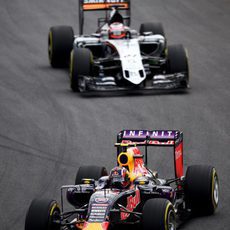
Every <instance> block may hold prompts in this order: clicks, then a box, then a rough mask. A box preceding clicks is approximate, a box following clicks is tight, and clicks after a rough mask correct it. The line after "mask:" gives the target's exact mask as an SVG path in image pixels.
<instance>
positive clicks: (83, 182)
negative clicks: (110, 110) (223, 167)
mask: <svg viewBox="0 0 230 230" xmlns="http://www.w3.org/2000/svg"><path fill="white" fill-rule="evenodd" d="M115 146H116V147H117V166H116V167H115V168H113V169H112V170H111V171H110V173H109V174H108V173H107V170H106V169H105V167H99V166H82V167H80V168H79V170H78V172H77V175H76V179H75V184H74V185H65V186H62V187H61V194H62V195H61V205H59V204H58V202H57V201H55V200H52V199H51V200H40V199H35V200H33V201H32V203H31V205H30V208H29V210H28V212H27V216H26V221H25V230H41V229H42V230H61V229H62V230H78V229H84V230H97V229H98V230H99V229H100V230H107V229H112V228H113V227H116V226H117V225H120V224H132V225H133V224H134V225H139V226H140V227H141V228H142V229H144V230H152V229H155V230H169V229H170V230H174V229H176V228H177V226H179V224H180V223H182V222H183V221H185V220H186V219H187V218H188V217H189V216H190V215H191V214H195V215H196V214H199V215H207V214H208V215H209V214H213V213H214V211H215V210H216V208H217V205H218V201H219V192H218V191H219V183H218V176H217V172H216V169H215V168H214V167H212V166H207V165H193V166H189V167H188V168H187V172H186V174H185V176H184V173H183V134H182V132H180V131H175V130H167V131H166V130H154V131H150V130H123V131H121V132H120V133H119V134H118V136H117V143H116V144H115ZM141 146H143V147H141ZM150 146H161V147H170V146H171V147H173V156H174V167H175V177H174V178H173V179H172V178H170V179H163V178H159V177H158V173H157V172H155V171H151V170H150V169H149V168H148V167H147V159H148V158H147V156H148V154H149V153H148V148H149V147H150ZM140 148H144V153H142V152H141V151H140ZM66 202H68V203H69V204H70V205H71V206H72V210H71V211H70V210H65V209H66V207H67V205H66ZM68 207H69V206H68Z"/></svg>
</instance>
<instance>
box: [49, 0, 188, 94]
mask: <svg viewBox="0 0 230 230" xmlns="http://www.w3.org/2000/svg"><path fill="white" fill-rule="evenodd" d="M99 10H102V11H105V17H103V18H99V19H98V26H97V30H96V32H95V33H93V34H91V35H83V28H84V27H83V25H84V14H85V12H91V11H99ZM130 14H131V6H130V0H79V30H80V31H79V34H80V35H74V32H73V29H72V27H69V26H54V27H51V28H50V31H49V39H48V53H49V60H50V64H51V66H52V67H54V68H56V67H58V68H60V67H67V66H70V86H71V89H72V90H73V91H78V92H86V91H114V90H115V91H116V90H132V89H133V90H138V89H141V90H144V89H149V90H153V89H160V90H161V89H167V90H172V89H186V88H188V86H189V68H188V58H187V55H186V51H185V49H184V47H183V46H182V45H167V41H166V38H165V33H164V29H163V27H162V25H161V23H143V24H141V26H140V29H139V32H138V31H136V30H133V29H131V28H130V27H129V26H130V22H131V17H130Z"/></svg>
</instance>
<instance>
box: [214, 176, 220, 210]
mask: <svg viewBox="0 0 230 230" xmlns="http://www.w3.org/2000/svg"><path fill="white" fill-rule="evenodd" d="M218 201H219V184H218V179H217V176H216V174H215V175H214V182H213V202H214V205H215V206H217V204H218Z"/></svg>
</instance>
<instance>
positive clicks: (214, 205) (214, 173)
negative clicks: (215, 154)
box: [212, 169, 218, 208]
mask: <svg viewBox="0 0 230 230" xmlns="http://www.w3.org/2000/svg"><path fill="white" fill-rule="evenodd" d="M215 181H217V183H218V177H217V173H216V170H215V169H213V171H212V204H213V207H214V208H216V207H217V205H218V204H217V203H216V202H215V199H214V189H215Z"/></svg>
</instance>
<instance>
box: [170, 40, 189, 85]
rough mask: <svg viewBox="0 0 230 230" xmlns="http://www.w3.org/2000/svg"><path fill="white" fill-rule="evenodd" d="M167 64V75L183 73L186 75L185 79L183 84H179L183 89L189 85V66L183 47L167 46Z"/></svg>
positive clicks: (179, 45)
mask: <svg viewBox="0 0 230 230" xmlns="http://www.w3.org/2000/svg"><path fill="white" fill-rule="evenodd" d="M167 56H168V62H167V70H166V72H167V73H168V74H174V73H185V74H187V79H186V80H185V81H184V82H181V84H182V85H184V86H185V87H187V86H188V84H189V65H188V57H187V53H186V50H185V48H184V47H183V45H181V44H178V45H169V46H168V53H167Z"/></svg>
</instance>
